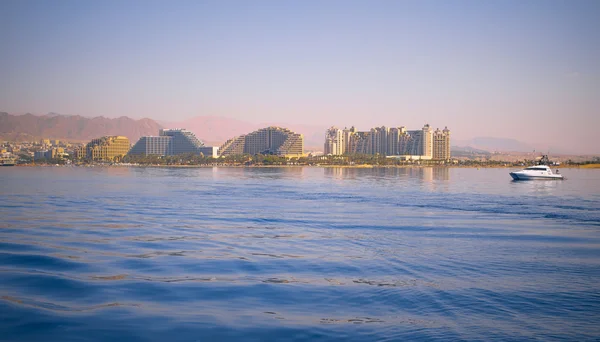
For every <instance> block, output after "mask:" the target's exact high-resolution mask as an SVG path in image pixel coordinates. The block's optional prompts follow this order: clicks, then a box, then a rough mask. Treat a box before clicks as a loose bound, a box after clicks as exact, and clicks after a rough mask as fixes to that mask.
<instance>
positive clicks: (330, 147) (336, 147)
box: [323, 127, 345, 155]
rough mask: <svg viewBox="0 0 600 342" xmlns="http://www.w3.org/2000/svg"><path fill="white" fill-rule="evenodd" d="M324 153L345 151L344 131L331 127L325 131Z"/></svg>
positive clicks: (338, 153)
mask: <svg viewBox="0 0 600 342" xmlns="http://www.w3.org/2000/svg"><path fill="white" fill-rule="evenodd" d="M323 148H324V150H323V151H324V154H326V155H328V154H330V155H342V154H344V152H345V144H344V131H342V130H341V129H339V128H336V127H331V128H329V129H328V130H327V132H326V133H325V145H324V146H323Z"/></svg>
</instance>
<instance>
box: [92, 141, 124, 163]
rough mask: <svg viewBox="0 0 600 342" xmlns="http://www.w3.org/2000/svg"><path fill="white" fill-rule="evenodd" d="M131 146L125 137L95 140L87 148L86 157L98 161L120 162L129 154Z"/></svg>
mask: <svg viewBox="0 0 600 342" xmlns="http://www.w3.org/2000/svg"><path fill="white" fill-rule="evenodd" d="M130 147H131V145H130V144H129V139H128V138H127V137H123V136H106V137H102V138H98V139H93V140H92V141H90V142H89V143H88V144H87V145H86V146H85V153H86V157H87V158H88V159H91V160H96V161H111V162H112V161H119V160H121V158H123V156H125V155H126V154H127V152H128V151H129V148H130Z"/></svg>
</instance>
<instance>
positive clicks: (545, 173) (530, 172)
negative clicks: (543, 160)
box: [510, 165, 564, 180]
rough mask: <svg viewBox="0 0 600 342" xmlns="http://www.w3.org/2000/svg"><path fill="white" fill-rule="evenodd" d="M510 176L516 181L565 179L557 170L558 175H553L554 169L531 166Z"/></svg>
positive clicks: (545, 166) (543, 166)
mask: <svg viewBox="0 0 600 342" xmlns="http://www.w3.org/2000/svg"><path fill="white" fill-rule="evenodd" d="M510 176H511V177H512V178H513V179H514V180H533V179H542V180H543V179H556V180H562V179H564V178H563V176H562V175H561V174H560V173H559V172H558V170H556V173H552V169H551V168H550V167H549V166H547V165H536V166H531V167H528V168H525V169H523V170H521V171H515V172H511V173H510Z"/></svg>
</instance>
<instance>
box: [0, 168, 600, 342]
mask: <svg viewBox="0 0 600 342" xmlns="http://www.w3.org/2000/svg"><path fill="white" fill-rule="evenodd" d="M509 171H512V170H510V169H508V168H481V169H477V168H447V167H407V168H320V167H282V168H277V167H270V168H258V167H257V168H223V167H214V168H166V167H157V168H151V167H6V168H0V341H600V170H587V169H576V168H573V169H567V168H565V169H561V170H560V171H561V173H562V174H563V175H564V176H565V177H566V178H567V179H566V180H564V181H556V180H552V181H520V182H519V181H512V180H511V177H510V176H509V174H508V173H509Z"/></svg>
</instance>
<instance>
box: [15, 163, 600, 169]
mask: <svg viewBox="0 0 600 342" xmlns="http://www.w3.org/2000/svg"><path fill="white" fill-rule="evenodd" d="M14 166H15V167H84V168H104V167H106V168H114V167H119V168H121V167H136V168H215V167H216V168H249V169H250V168H304V167H306V168H339V169H375V168H381V169H385V168H388V169H389V168H466V169H473V168H477V169H517V168H523V167H525V166H522V165H517V166H512V165H454V164H451V165H369V164H361V165H160V164H155V165H131V164H129V165H125V164H113V165H105V164H90V165H48V164H17V165H14ZM552 168H553V169H600V164H584V165H554V166H552Z"/></svg>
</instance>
